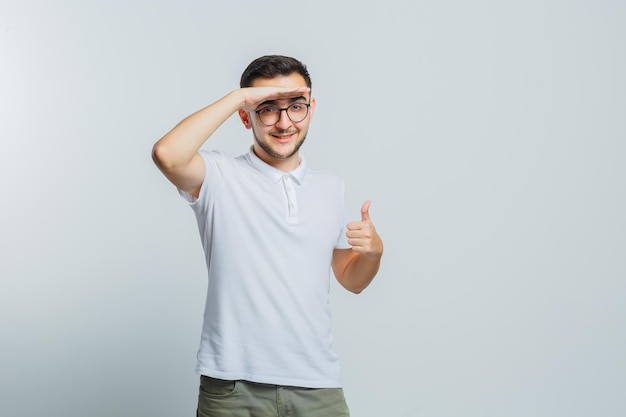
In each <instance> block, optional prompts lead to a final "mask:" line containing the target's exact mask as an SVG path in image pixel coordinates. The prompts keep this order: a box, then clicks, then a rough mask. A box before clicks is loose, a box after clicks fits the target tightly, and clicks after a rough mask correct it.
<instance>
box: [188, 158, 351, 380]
mask: <svg viewBox="0 0 626 417" xmlns="http://www.w3.org/2000/svg"><path fill="white" fill-rule="evenodd" d="M200 153H201V155H202V156H203V157H204V160H205V163H206V177H205V180H204V183H203V185H202V188H201V190H200V194H199V197H198V199H194V198H193V197H191V196H190V195H188V194H186V193H181V194H182V195H183V197H184V198H185V199H186V200H187V201H188V202H189V204H190V206H191V207H192V209H193V211H194V213H195V215H196V219H197V222H198V227H199V231H200V237H201V239H202V245H203V248H204V252H205V255H206V263H207V269H208V278H209V282H208V291H207V299H206V306H205V314H204V324H203V328H202V338H201V342H200V349H199V351H198V364H197V368H196V370H197V372H198V373H200V374H203V375H208V376H211V377H214V378H221V379H231V380H232V379H235V380H238V379H243V380H248V381H253V382H261V383H269V384H277V385H291V386H300V387H310V388H335V387H341V380H340V369H339V359H338V357H337V355H336V354H335V353H334V352H333V351H332V348H331V345H332V335H331V326H330V322H331V314H330V309H329V305H328V295H329V290H330V277H331V268H330V264H331V259H332V254H333V249H335V248H340V249H347V248H349V247H350V245H349V244H348V243H347V238H346V236H345V233H346V229H345V228H346V224H347V222H348V221H349V220H350V215H349V211H348V202H347V198H346V192H345V187H344V184H343V181H342V180H341V179H340V178H339V177H337V176H336V175H334V174H331V173H329V172H325V171H317V170H312V169H309V168H308V167H307V165H306V162H305V160H304V158H301V163H300V166H299V167H298V168H297V169H295V170H294V171H291V172H289V173H285V172H283V171H280V170H277V169H275V168H273V167H271V166H269V165H267V164H266V163H264V162H263V161H262V160H261V159H259V158H258V157H257V156H256V155H255V154H254V152H253V151H252V150H250V151H249V152H248V153H247V154H245V155H242V156H239V157H237V158H233V157H230V156H228V155H226V154H224V153H221V152H218V151H204V150H202V151H200Z"/></svg>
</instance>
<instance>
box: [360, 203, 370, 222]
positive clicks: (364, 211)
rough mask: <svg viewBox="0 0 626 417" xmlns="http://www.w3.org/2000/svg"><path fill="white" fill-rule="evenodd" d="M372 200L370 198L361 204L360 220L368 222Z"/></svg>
mask: <svg viewBox="0 0 626 417" xmlns="http://www.w3.org/2000/svg"><path fill="white" fill-rule="evenodd" d="M371 203H372V202H371V201H370V200H367V201H366V202H365V203H363V205H362V206H361V221H363V222H368V221H370V213H369V210H370V204H371Z"/></svg>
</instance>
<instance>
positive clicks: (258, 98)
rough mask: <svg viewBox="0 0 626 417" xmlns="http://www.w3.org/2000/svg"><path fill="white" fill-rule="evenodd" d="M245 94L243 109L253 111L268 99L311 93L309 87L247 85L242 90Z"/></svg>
mask: <svg viewBox="0 0 626 417" xmlns="http://www.w3.org/2000/svg"><path fill="white" fill-rule="evenodd" d="M241 91H242V92H243V94H244V104H243V110H245V111H253V110H256V108H257V107H258V106H259V104H261V103H263V102H264V101H268V100H282V99H287V98H293V97H298V96H304V95H305V94H307V93H309V92H310V91H311V89H310V88H309V87H272V86H265V87H247V88H243V89H242V90H241Z"/></svg>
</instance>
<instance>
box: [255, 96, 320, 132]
mask: <svg viewBox="0 0 626 417" xmlns="http://www.w3.org/2000/svg"><path fill="white" fill-rule="evenodd" d="M294 104H299V105H301V106H304V107H306V114H305V115H304V117H303V118H302V119H300V120H298V121H297V122H296V121H295V120H293V119H292V118H291V116H289V111H288V110H289V108H290V107H291V106H293V105H294ZM268 107H275V106H265V107H263V108H262V109H258V110H252V111H253V112H255V113H256V115H257V117H258V118H259V122H261V124H262V125H263V126H273V125H275V124H276V123H278V122H280V118H281V116H282V115H283V111H284V112H285V113H286V114H287V118H288V119H289V120H291V121H292V122H293V123H300V122H301V121H303V120H304V119H306V118H307V116H308V115H309V109H310V108H311V103H300V102H297V101H296V102H293V103H291V104H290V105H289V106H287V107H283V108H277V109H276V110H278V119H276V121H275V122H274V123H271V124H269V125H268V124H265V122H264V121H263V120H262V119H261V115H260V114H259V113H261V112H262V111H263V110H265V109H267V108H268Z"/></svg>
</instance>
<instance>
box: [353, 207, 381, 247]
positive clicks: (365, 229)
mask: <svg viewBox="0 0 626 417" xmlns="http://www.w3.org/2000/svg"><path fill="white" fill-rule="evenodd" d="M370 204H371V202H370V201H369V200H367V201H366V202H365V203H363V206H361V221H360V222H357V221H355V222H350V223H348V231H347V233H346V236H347V237H348V243H349V244H350V245H352V250H353V251H355V252H358V253H361V254H363V255H366V256H373V257H380V256H382V254H383V241H382V239H381V238H380V236H378V233H376V228H375V227H374V223H372V220H371V219H370V215H369V208H370Z"/></svg>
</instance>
